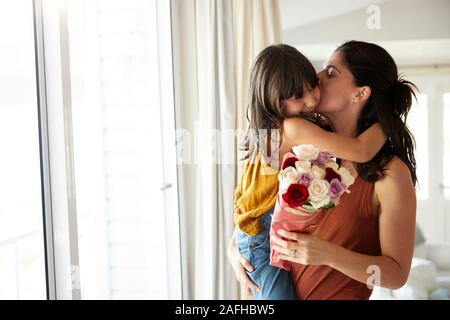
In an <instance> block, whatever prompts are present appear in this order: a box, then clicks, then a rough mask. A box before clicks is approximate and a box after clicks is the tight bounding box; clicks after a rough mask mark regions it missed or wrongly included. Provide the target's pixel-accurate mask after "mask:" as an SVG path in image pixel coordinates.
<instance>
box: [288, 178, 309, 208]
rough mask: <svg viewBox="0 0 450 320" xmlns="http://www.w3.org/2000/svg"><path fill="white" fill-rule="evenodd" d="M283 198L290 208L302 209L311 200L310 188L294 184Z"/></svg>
mask: <svg viewBox="0 0 450 320" xmlns="http://www.w3.org/2000/svg"><path fill="white" fill-rule="evenodd" d="M282 197H283V200H284V202H286V203H287V204H288V205H289V206H290V207H300V206H301V205H302V204H304V203H305V202H306V201H307V200H308V198H309V192H308V188H307V187H306V186H304V185H302V184H299V183H293V184H291V185H290V186H289V187H288V189H287V191H286V193H284V194H283V196H282Z"/></svg>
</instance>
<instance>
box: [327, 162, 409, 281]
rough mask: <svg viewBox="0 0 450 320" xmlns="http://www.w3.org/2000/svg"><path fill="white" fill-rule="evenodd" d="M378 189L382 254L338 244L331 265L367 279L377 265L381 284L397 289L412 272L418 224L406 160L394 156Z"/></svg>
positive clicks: (361, 279)
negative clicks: (371, 267)
mask: <svg viewBox="0 0 450 320" xmlns="http://www.w3.org/2000/svg"><path fill="white" fill-rule="evenodd" d="M375 193H376V195H377V197H378V201H379V203H380V216H379V234H380V245H381V256H379V257H372V256H366V255H362V254H358V253H355V252H352V251H350V250H347V249H344V248H342V247H339V248H338V249H337V250H336V252H335V257H334V259H333V261H332V263H331V267H333V268H335V269H337V270H339V271H341V272H342V273H345V274H346V275H348V276H349V277H351V278H354V279H356V280H359V281H362V282H366V281H367V277H368V275H367V271H366V270H367V268H368V267H370V266H372V265H373V266H378V267H379V270H380V272H381V274H380V275H381V286H382V287H386V288H390V289H398V288H400V287H402V286H403V285H404V284H405V282H406V280H407V278H408V275H409V271H410V268H411V260H412V255H413V251H414V238H415V226H416V193H415V189H414V185H413V182H412V179H411V175H410V172H409V170H408V167H407V166H406V164H404V163H403V162H402V161H400V160H399V159H398V158H394V159H393V160H392V161H391V164H390V165H389V167H388V170H387V172H386V176H385V177H384V178H383V179H382V180H380V181H379V182H377V183H375Z"/></svg>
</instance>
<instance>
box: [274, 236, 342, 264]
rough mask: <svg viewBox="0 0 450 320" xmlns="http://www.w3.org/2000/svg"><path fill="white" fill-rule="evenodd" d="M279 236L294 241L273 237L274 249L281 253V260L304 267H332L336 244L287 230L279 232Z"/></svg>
mask: <svg viewBox="0 0 450 320" xmlns="http://www.w3.org/2000/svg"><path fill="white" fill-rule="evenodd" d="M278 234H279V235H280V236H283V237H284V238H286V239H290V240H293V241H294V242H293V241H287V240H283V239H281V238H280V237H277V236H272V237H271V240H272V241H273V242H275V243H276V245H274V246H273V249H274V250H276V251H278V252H279V253H280V255H279V258H280V259H282V260H287V261H291V262H295V263H300V264H304V265H331V263H332V260H333V257H334V253H335V251H336V248H337V246H336V245H335V244H333V243H331V242H329V241H325V240H322V239H320V238H319V237H317V236H314V235H311V234H305V233H299V232H288V231H286V230H279V231H278Z"/></svg>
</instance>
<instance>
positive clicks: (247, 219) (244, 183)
mask: <svg viewBox="0 0 450 320" xmlns="http://www.w3.org/2000/svg"><path fill="white" fill-rule="evenodd" d="M278 173H279V170H276V169H273V168H272V167H270V166H269V165H268V164H266V163H265V162H264V159H262V158H261V154H260V152H257V153H256V155H255V156H254V157H250V158H248V159H247V160H246V162H245V165H244V168H243V171H242V177H241V180H240V182H239V184H238V186H237V187H236V189H235V191H234V223H235V225H236V226H237V227H238V228H239V229H240V230H242V231H243V232H245V233H246V234H248V235H250V236H254V235H257V234H258V233H259V232H260V231H261V224H260V221H259V218H260V217H261V216H262V215H263V214H264V213H266V212H267V211H269V210H270V209H272V208H273V207H274V206H275V202H276V200H277V195H278Z"/></svg>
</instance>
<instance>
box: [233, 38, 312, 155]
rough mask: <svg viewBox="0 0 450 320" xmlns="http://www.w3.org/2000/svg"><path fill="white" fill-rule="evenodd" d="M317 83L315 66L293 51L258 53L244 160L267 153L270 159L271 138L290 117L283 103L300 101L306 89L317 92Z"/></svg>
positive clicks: (277, 48) (271, 49)
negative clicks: (255, 154)
mask: <svg viewBox="0 0 450 320" xmlns="http://www.w3.org/2000/svg"><path fill="white" fill-rule="evenodd" d="M318 83H319V79H318V77H317V74H316V71H315V69H314V67H313V65H312V64H311V62H310V61H309V60H308V59H307V58H306V57H305V56H304V55H302V54H301V53H300V52H299V51H298V50H297V49H295V48H294V47H291V46H289V45H286V44H278V45H272V46H269V47H267V48H265V49H264V50H263V51H261V52H260V53H259V55H258V56H257V57H256V59H255V61H254V63H253V66H252V70H251V74H250V87H249V97H248V106H247V119H248V121H249V128H248V130H247V132H246V135H245V140H244V141H243V143H242V145H241V148H240V150H243V151H245V156H244V158H245V159H246V158H249V157H251V156H252V155H254V151H263V150H264V151H267V156H269V157H270V156H271V150H270V143H271V142H273V141H274V138H273V135H272V134H273V133H274V131H276V130H278V129H281V124H282V122H283V120H284V119H286V118H287V117H288V115H287V114H286V111H285V108H284V106H283V103H282V101H283V100H285V99H288V98H291V97H295V98H297V99H298V98H301V97H302V96H303V89H304V86H307V87H308V88H315V87H316V86H317V84H318ZM263 130H267V131H266V133H267V136H266V137H265V138H264V139H261V135H260V134H261V131H263ZM263 140H264V141H263ZM277 147H278V146H277ZM276 156H278V155H276Z"/></svg>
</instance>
